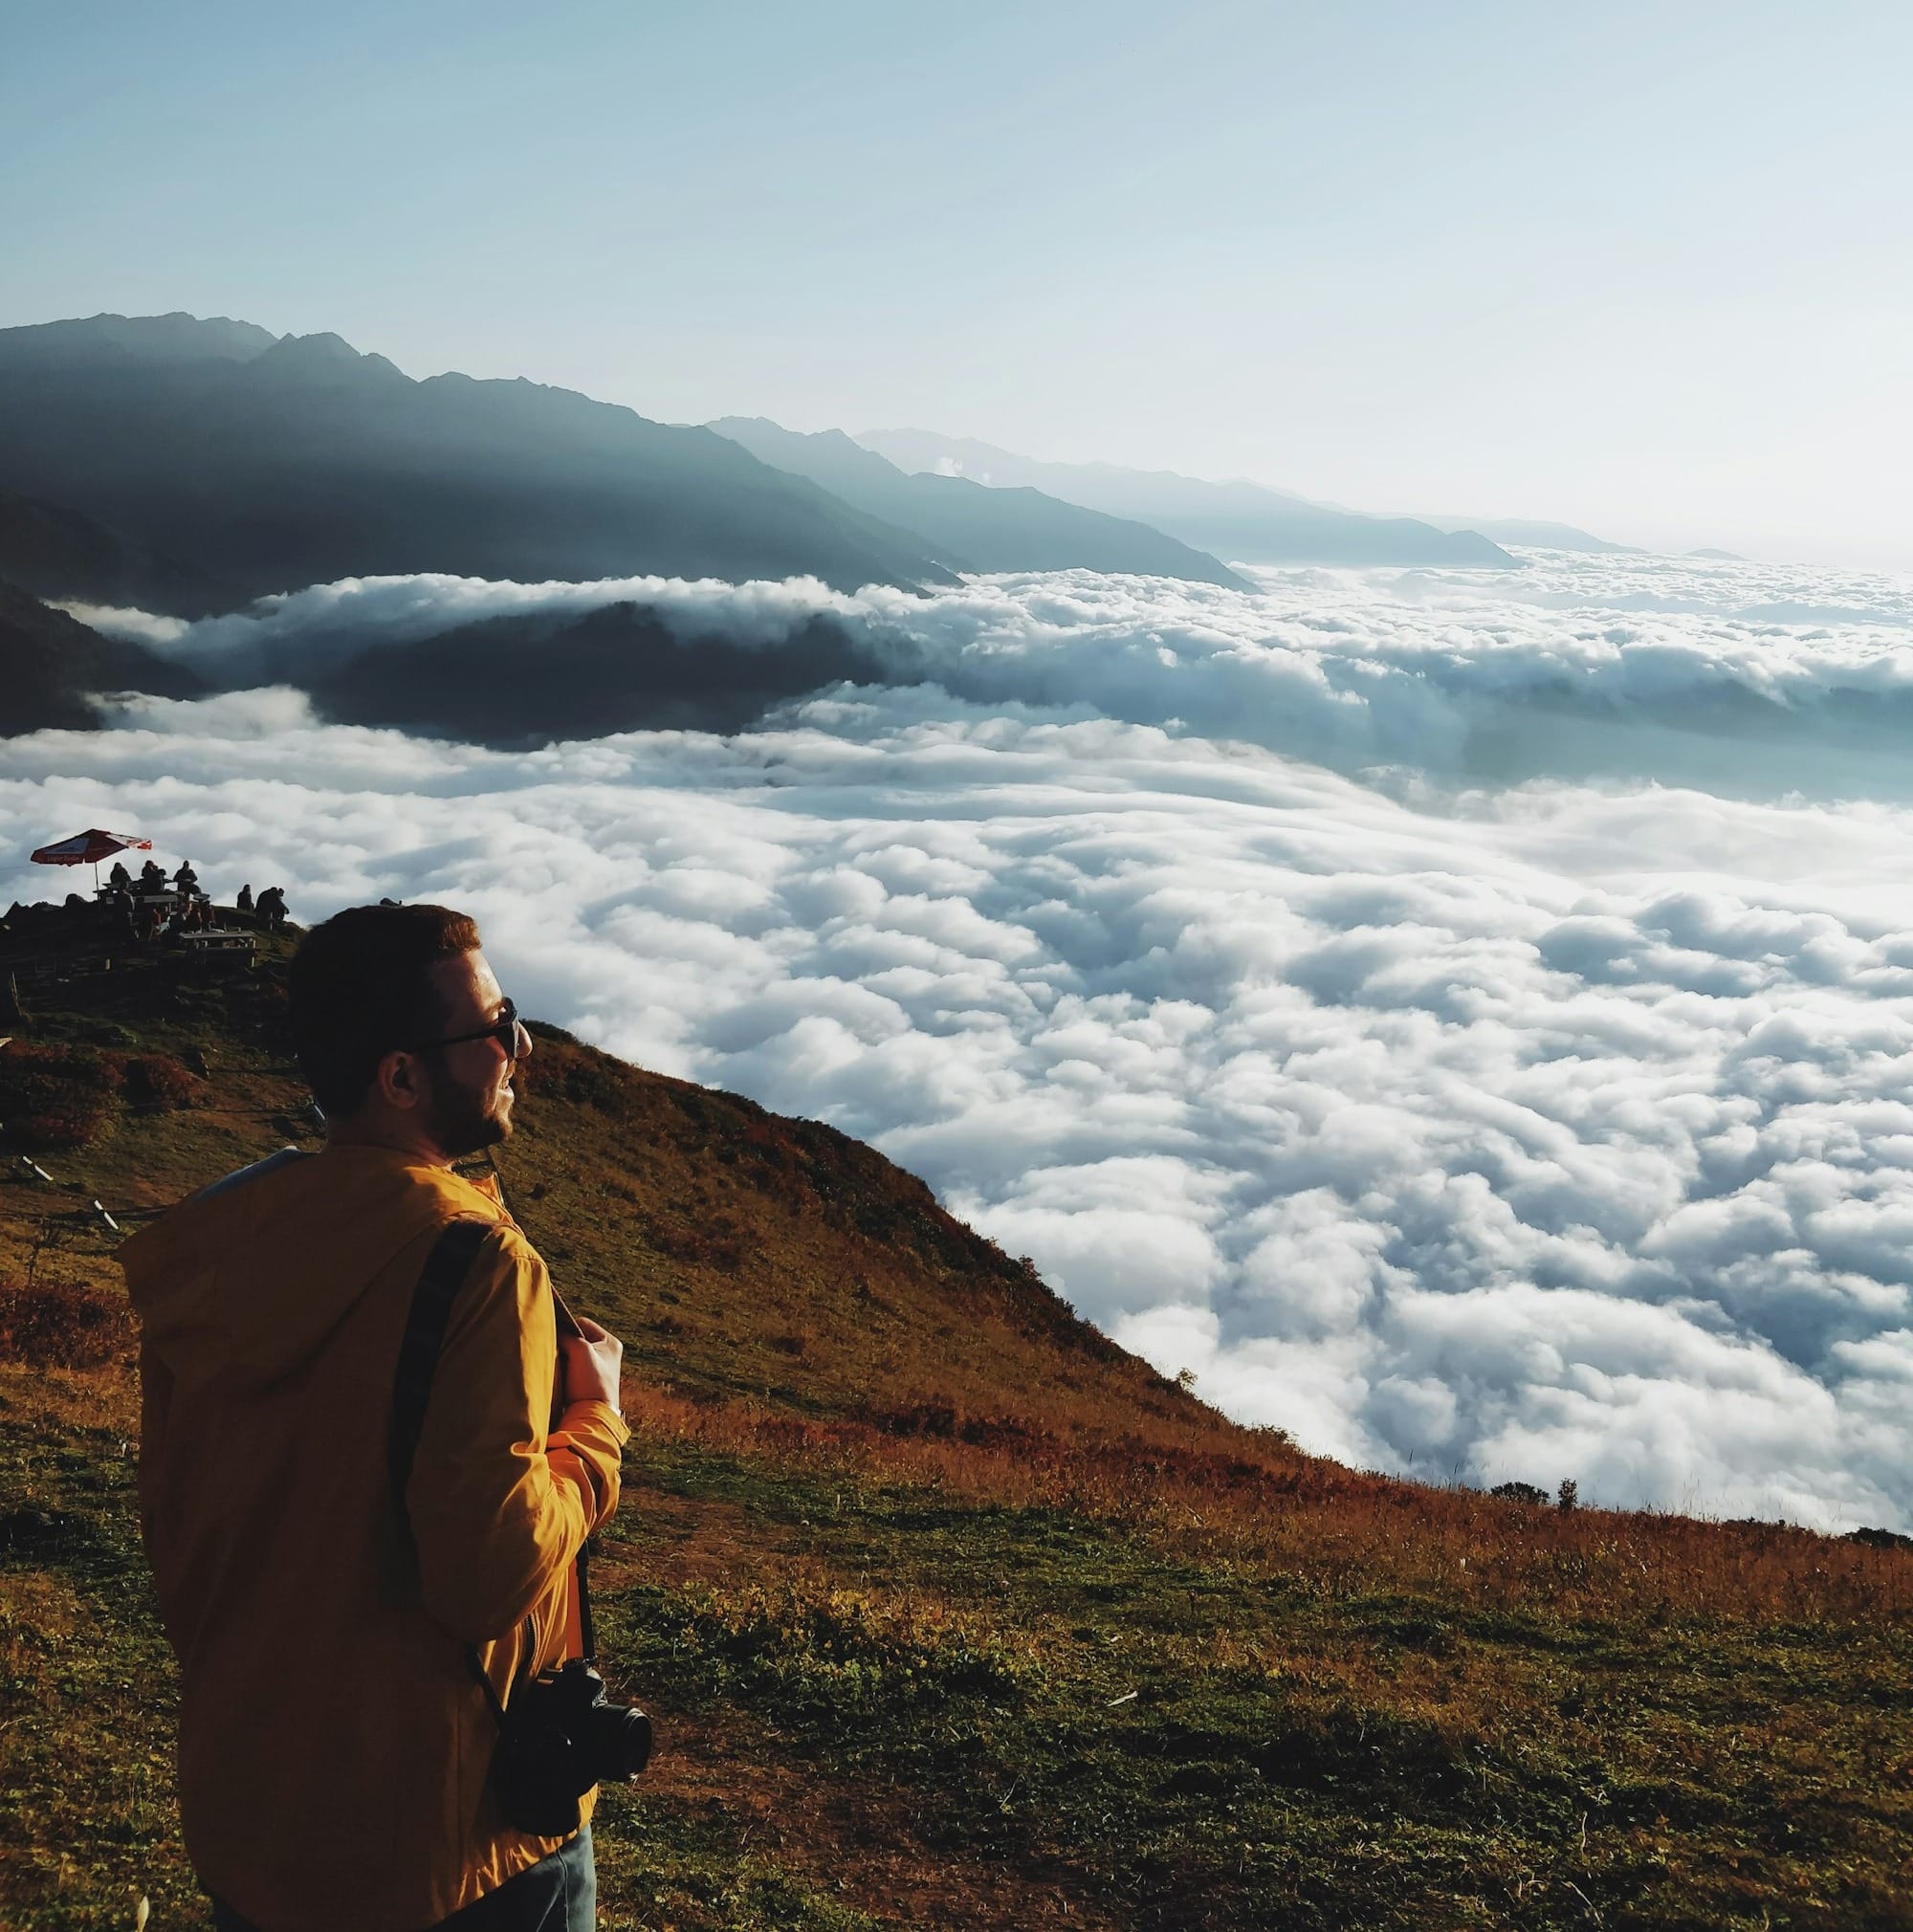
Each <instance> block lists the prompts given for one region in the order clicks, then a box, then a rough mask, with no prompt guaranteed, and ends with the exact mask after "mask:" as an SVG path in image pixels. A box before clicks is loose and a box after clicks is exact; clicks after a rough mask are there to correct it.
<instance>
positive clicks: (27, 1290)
mask: <svg viewBox="0 0 1913 1932" xmlns="http://www.w3.org/2000/svg"><path fill="white" fill-rule="evenodd" d="M132 1341H133V1314H132V1310H131V1309H130V1308H128V1307H127V1306H126V1303H125V1299H124V1297H123V1296H122V1297H118V1298H109V1297H108V1296H106V1295H102V1294H97V1293H95V1292H93V1291H92V1290H90V1289H87V1288H83V1287H78V1286H76V1285H75V1284H72V1283H70V1282H58V1281H54V1282H38V1283H35V1284H33V1285H32V1286H25V1285H23V1284H20V1283H18V1282H0V1361H4V1362H24V1363H25V1364H26V1365H27V1366H28V1367H29V1368H33V1369H90V1368H92V1367H94V1366H95V1365H96V1364H98V1363H101V1362H105V1361H108V1360H110V1359H111V1358H112V1357H114V1356H115V1355H121V1354H123V1353H124V1352H125V1351H126V1350H128V1349H129V1348H130V1347H131V1346H132Z"/></svg>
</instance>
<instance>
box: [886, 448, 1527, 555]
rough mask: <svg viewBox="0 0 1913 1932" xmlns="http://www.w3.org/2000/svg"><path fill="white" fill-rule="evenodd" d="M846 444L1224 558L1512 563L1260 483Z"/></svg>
mask: <svg viewBox="0 0 1913 1932" xmlns="http://www.w3.org/2000/svg"><path fill="white" fill-rule="evenodd" d="M856 441H857V442H858V443H859V444H861V445H862V446H863V448H864V449H866V450H872V451H874V452H875V453H876V454H877V455H879V456H882V457H885V458H886V459H887V460H888V461H890V462H891V463H893V464H895V465H896V466H897V467H898V468H899V469H901V470H906V471H910V472H936V471H941V472H944V473H945V474H955V475H961V476H966V477H969V478H971V479H972V480H974V481H976V482H978V483H984V484H987V485H989V486H990V487H991V488H993V489H1003V488H1012V489H1014V488H1025V489H1033V490H1041V491H1044V492H1046V493H1047V494H1049V495H1051V496H1060V497H1061V498H1062V499H1063V500H1064V501H1065V502H1066V503H1079V504H1081V505H1082V506H1083V507H1084V508H1085V509H1088V510H1100V511H1102V512H1104V513H1105V514H1106V515H1107V516H1126V517H1132V518H1134V519H1136V520H1137V521H1139V522H1143V523H1148V524H1151V525H1153V526H1154V528H1155V529H1157V530H1162V531H1166V532H1167V533H1168V534H1169V535H1170V536H1172V537H1176V538H1180V539H1181V540H1182V541H1183V542H1184V543H1190V544H1194V545H1196V546H1197V547H1198V549H1201V550H1206V551H1210V552H1212V553H1213V554H1214V555H1216V556H1218V557H1220V558H1222V559H1224V560H1227V561H1231V562H1239V563H1352V564H1392V563H1397V564H1405V563H1431V564H1461V565H1474V566H1476V567H1479V566H1480V565H1482V564H1494V565H1506V567H1508V568H1510V569H1512V568H1515V567H1517V566H1516V565H1515V560H1514V559H1513V558H1511V557H1510V556H1509V555H1508V554H1507V552H1506V551H1505V550H1503V549H1502V548H1501V547H1500V546H1499V545H1498V544H1495V543H1491V542H1490V541H1489V540H1488V539H1487V538H1485V537H1482V536H1479V535H1477V534H1476V533H1475V532H1473V531H1462V532H1448V531H1443V530H1438V529H1436V528H1435V526H1434V525H1433V524H1431V523H1421V522H1418V521H1416V520H1415V519H1414V518H1413V517H1407V516H1357V515H1355V513H1354V512H1352V511H1349V510H1336V509H1332V508H1330V506H1329V505H1327V504H1322V503H1310V502H1308V500H1307V499H1306V498H1304V497H1301V496H1291V495H1288V494H1286V493H1285V492H1283V491H1280V490H1268V489H1264V487H1263V485H1261V484H1260V483H1240V482H1238V483H1206V482H1203V481H1201V480H1200V479H1199V478H1197V477H1194V476H1179V475H1177V474H1176V473H1175V472H1173V471H1168V470H1124V469H1119V468H1118V467H1117V466H1116V465H1114V464H1112V463H1040V462H1037V461H1036V460H1034V459H1033V458H1031V457H1028V456H1019V455H1018V454H1017V453H1016V452H1015V451H1014V450H1000V449H998V448H997V447H996V446H995V445H994V444H991V443H978V442H976V441H974V440H972V439H969V438H966V437H961V436H945V435H942V434H940V433H939V432H937V431H935V430H931V429H869V430H866V431H865V432H864V433H863V434H862V435H860V436H858V437H857V438H856Z"/></svg>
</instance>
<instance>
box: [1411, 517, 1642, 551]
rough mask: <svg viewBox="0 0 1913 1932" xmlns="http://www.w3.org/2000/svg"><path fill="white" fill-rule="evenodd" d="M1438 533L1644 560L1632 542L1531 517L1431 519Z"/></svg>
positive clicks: (1536, 548)
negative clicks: (1461, 533)
mask: <svg viewBox="0 0 1913 1932" xmlns="http://www.w3.org/2000/svg"><path fill="white" fill-rule="evenodd" d="M1427 521H1429V522H1430V523H1432V524H1434V526H1435V527H1436V529H1438V530H1451V531H1453V530H1477V531H1480V533H1481V534H1482V535H1483V536H1484V537H1492V538H1494V540H1495V541H1496V542H1497V543H1519V544H1522V545H1524V546H1526V547H1527V548H1528V549H1531V550H1585V551H1588V552H1590V553H1592V554H1594V555H1596V556H1602V557H1641V556H1644V555H1645V554H1646V553H1645V552H1644V551H1641V550H1638V549H1637V548H1636V547H1635V546H1634V545H1633V544H1631V543H1610V542H1609V541H1608V539H1607V538H1605V537H1596V536H1594V533H1593V532H1592V531H1588V530H1577V529H1575V527H1574V526H1573V525H1572V523H1549V522H1544V521H1538V520H1536V519H1535V518H1533V517H1531V516H1430V517H1429V518H1428V519H1427Z"/></svg>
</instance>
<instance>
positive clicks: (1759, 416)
mask: <svg viewBox="0 0 1913 1932" xmlns="http://www.w3.org/2000/svg"><path fill="white" fill-rule="evenodd" d="M7 17H8V31H7V39H8V57H7V60H6V62H5V63H4V65H0V126H4V128H5V129H6V135H5V146H4V150H0V151H4V153H5V155H6V165H5V168H4V171H3V172H0V232H4V233H5V234H6V236H7V238H8V239H7V247H6V256H5V269H4V272H0V323H8V322H17V321H35V320H43V319H47V318H52V317H55V316H64V315H79V314H89V313H93V312H95V311H98V310H101V309H113V310H121V311H124V312H128V313H145V312H151V311H155V310H165V309H175V308H184V309H188V310H191V311H193V312H195V313H198V314H230V315H235V316H244V317H246V318H250V319H253V320H256V321H259V322H263V323H265V324H266V325H267V326H268V327H271V328H274V329H279V330H297V331H301V332H303V331H309V330H316V329H326V328H330V329H336V330H338V331H339V332H340V333H341V334H342V335H344V336H346V337H347V338H349V339H350V340H353V341H355V342H357V343H358V344H359V345H360V346H362V347H371V348H378V349H381V350H383V351H384V352H385V353H386V354H388V355H390V356H391V357H392V358H393V360H394V361H396V362H399V363H400V365H401V366H402V367H404V368H406V369H407V370H409V371H410V372H412V373H414V374H420V375H423V374H429V373H432V372H434V371H436V370H439V369H443V368H462V369H466V370H469V371H471V372H472V373H473V374H478V375H519V374H525V375H530V376H534V377H536V378H539V379H540V380H544V381H549V382H555V383H561V384H567V385H569V386H573V387H578V388H582V389H585V390H588V391H590V392H591V393H593V394H596V395H601V396H605V397H608V398H611V399H614V400H617V401H622V402H627V403H630V404H632V405H633V406H636V407H638V408H640V409H642V410H644V411H645V412H646V413H647V414H650V415H654V416H660V417H664V418H668V419H672V420H702V419H704V418H707V417H710V416H714V415H717V414H721V413H727V412H737V413H762V414H766V415H771V416H774V417H776V418H778V419H779V420H780V421H782V422H785V423H787V424H790V425H792V426H793V427H796V428H824V427H826V426H830V425H837V426H841V427H844V428H851V429H858V428H870V427H877V426H894V425H903V424H911V425H917V426H922V427H930V428H941V429H946V430H949V431H951V432H953V433H957V434H963V435H974V436H981V437H984V438H987V439H989V440H992V441H995V442H1000V443H1004V444H1007V445H1009V446H1011V447H1013V448H1017V449H1021V450H1026V451H1028V452H1029V453H1032V454H1035V455H1040V456H1049V457H1063V458H1089V457H1098V456H1100V457H1107V458H1109V459H1110V460H1113V461H1119V462H1127V463H1136V464H1143V465H1149V466H1160V467H1169V468H1176V469H1181V470H1185V471H1188V472H1193V473H1198V474H1210V475H1225V474H1242V475H1250V476H1254V477H1257V478H1259V479H1261V480H1264V481H1266V482H1271V483H1275V484H1278V485H1283V486H1286V487H1289V488H1293V489H1297V490H1301V491H1304V492H1307V493H1308V494H1317V495H1322V496H1326V497H1330V498H1332V499H1335V500H1339V501H1343V502H1348V503H1351V504H1354V505H1357V506H1359V507H1362V508H1370V509H1397V510H1426V511H1431V512H1440V511H1451V512H1454V513H1457V514H1462V513H1466V514H1478V515H1528V516H1560V517H1565V518H1569V519H1571V520H1573V521H1577V522H1582V523H1586V524H1588V525H1590V526H1591V527H1594V528H1595V529H1598V530H1601V531H1602V532H1604V533H1605V534H1608V535H1611V536H1616V537H1619V538H1630V539H1633V540H1637V541H1644V542H1653V543H1664V544H1668V545H1676V546H1679V545H1684V544H1689V543H1704V542H1719V543H1726V544H1728V545H1731V546H1732V547H1735V548H1739V549H1745V550H1748V551H1750V552H1753V553H1755V554H1759V555H1765V556H1771V557H1775V558H1785V559H1798V560H1828V561H1839V562H1853V563H1863V564H1874V565H1882V566H1888V567H1899V568H1907V569H1913V516H1909V514H1908V511H1909V506H1913V456H1909V453H1908V451H1909V450H1913V248H1909V246H1908V242H1907V236H1908V235H1909V234H1913V117H1908V116H1907V114H1906V113H1905V111H1904V100H1903V87H1904V77H1905V76H1906V74H1907V73H1908V72H1909V71H1913V10H1908V9H1905V8H1903V7H1901V6H1898V5H1888V4H1879V5H1851V4H1849V5H1839V4H1834V5H1823V6H1820V7H1816V8H1814V9H1813V10H1809V9H1806V8H1804V7H1799V6H1789V7H1784V8H1782V7H1771V6H1760V5H1741V6H1713V5H1693V4H1689V5H1673V6H1669V5H1665V4H1662V5H1660V6H1658V7H1637V6H1633V5H1627V4H1610V5H1604V6H1603V7H1601V8H1598V9H1573V8H1569V7H1566V6H1554V7H1535V6H1533V5H1531V4H1530V5H1528V6H1522V7H1516V6H1502V5H1484V4H1476V5H1465V4H1464V5H1458V6H1452V7H1446V8H1439V9H1438V8H1436V7H1433V6H1430V5H1414V6H1410V5H1383V4H1374V5H1367V6H1362V5H1347V6H1335V7H1330V6H1320V7H1301V8H1296V7H1290V8H1284V7H1271V6H1266V5H1264V6H1240V5H1232V4H1198V5H1193V6H1191V5H1184V6H1180V7H1178V8H1176V9H1170V8H1166V7H1162V6H1160V5H1155V6H1141V5H1132V4H1129V0H1105V4H1101V5H1098V6H1095V7H1075V6H1043V5H1024V6H1021V7H1008V6H999V5H994V4H978V0H971V4H966V5H965V6H964V7H962V8H960V9H957V8H937V9H929V8H922V7H908V6H900V5H889V6H869V5H861V4H854V5H851V4H827V0H813V4H810V5H808V6H806V7H803V8H792V7H788V6H780V7H766V6H758V5H745V4H732V5H724V4H712V5H704V6H699V7H695V8H689V7H686V8H677V7H669V8H667V7H655V6H632V5H628V4H627V5H607V4H582V0H556V4H547V5H545V6H543V7H542V8H540V9H539V10H536V11H535V10H530V9H526V8H524V7H523V6H521V5H514V6H510V7H506V6H502V5H494V4H489V0H462V4H459V5H456V6H453V5H445V4H437V0H431V4H415V0H396V4H393V0H388V4H386V5H384V6H380V7H372V6H366V5H361V4H357V0H345V4H335V5H332V6H330V7H328V8H327V9H325V10H323V11H320V10H311V9H299V10H295V9H292V8H288V7H272V6H267V7H260V6H257V5H253V6H245V7H241V6H236V5H227V4H207V0H175V4H173V5H169V6H167V7H165V8H158V7H154V6H151V5H150V4H133V5H125V4H117V0H114V4H99V0H95V4H89V0H64V4H60V5H57V6H55V5H46V4H42V0H11V5H10V6H9V9H8V15H7Z"/></svg>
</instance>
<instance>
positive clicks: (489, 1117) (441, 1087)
mask: <svg viewBox="0 0 1913 1932" xmlns="http://www.w3.org/2000/svg"><path fill="white" fill-rule="evenodd" d="M425 1127H426V1131H427V1132H428V1133H429V1134H430V1135H431V1140H432V1145H433V1146H434V1147H436V1148H437V1149H438V1151H439V1152H440V1153H442V1154H444V1155H445V1156H446V1158H447V1159H448V1160H462V1159H463V1158H464V1157H465V1156H466V1155H467V1154H468V1153H481V1152H482V1151H483V1150H484V1149H486V1148H488V1147H496V1146H497V1144H498V1143H499V1142H500V1141H501V1140H507V1139H509V1138H510V1137H511V1132H512V1111H511V1103H510V1101H509V1100H507V1101H506V1103H505V1105H504V1107H503V1109H488V1108H487V1107H486V1104H485V1099H484V1096H483V1095H482V1094H476V1093H473V1092H472V1090H471V1089H470V1088H469V1087H453V1086H451V1084H450V1083H449V1082H444V1081H434V1082H433V1083H432V1089H431V1103H430V1106H429V1108H428V1109H427V1110H426V1118H425Z"/></svg>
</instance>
